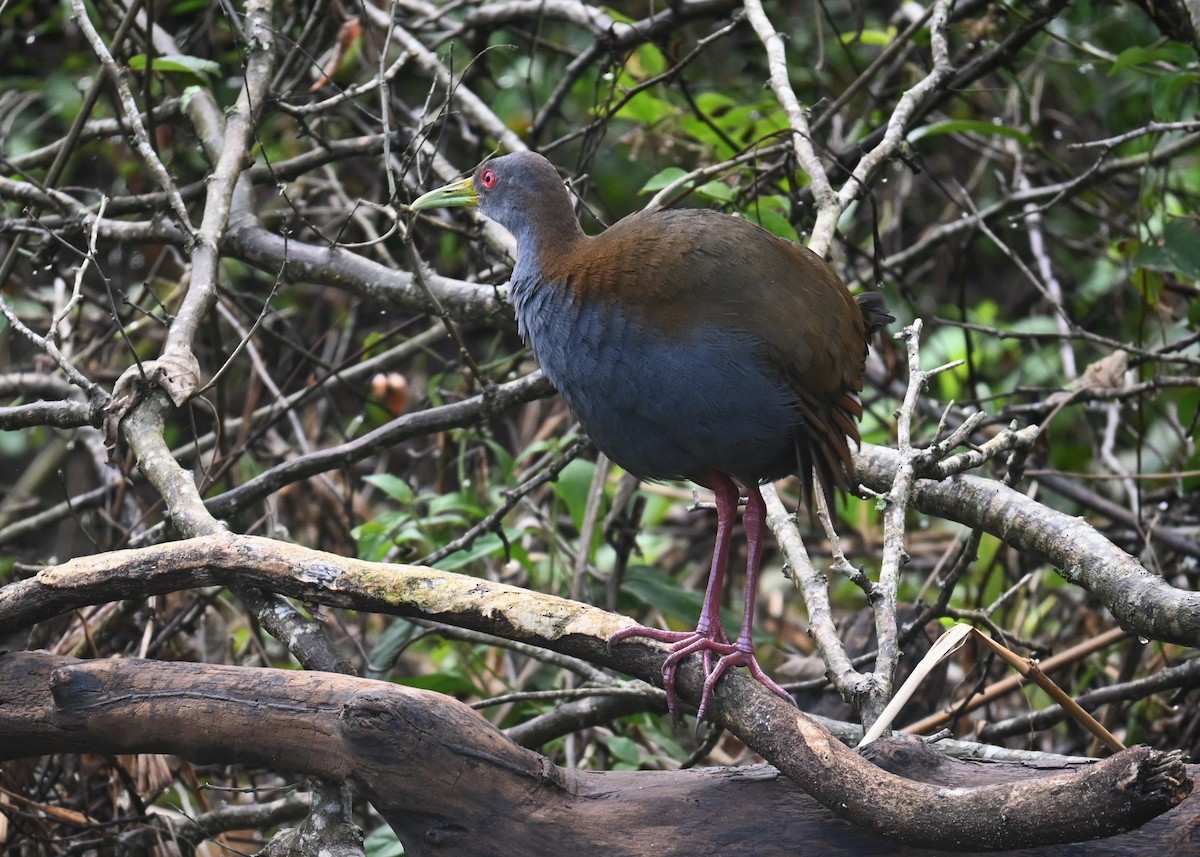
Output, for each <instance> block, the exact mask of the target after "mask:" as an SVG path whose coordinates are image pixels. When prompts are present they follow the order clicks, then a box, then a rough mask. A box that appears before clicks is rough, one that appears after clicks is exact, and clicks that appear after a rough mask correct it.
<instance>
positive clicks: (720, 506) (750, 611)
mask: <svg viewBox="0 0 1200 857" xmlns="http://www.w3.org/2000/svg"><path fill="white" fill-rule="evenodd" d="M710 481H711V483H712V487H713V491H714V493H715V494H716V505H717V539H716V545H715V546H714V549H713V559H712V567H711V569H710V570H709V574H708V588H707V589H706V590H705V593H704V606H703V609H702V610H701V611H700V621H699V622H698V623H697V624H696V630H695V631H663V630H661V629H658V628H646V627H642V626H637V627H633V628H624V629H622V630H620V631H618V632H617V633H615V634H613V635H612V636H611V637H610V638H609V645H610V646H611V645H612V644H613V643H616V642H620V641H621V640H624V639H628V638H629V637H649V638H650V639H653V640H658V641H660V642H664V643H671V644H672V645H671V651H670V654H668V655H667V659H666V660H665V661H664V662H663V690H665V691H666V693H667V708H668V710H669V711H670V712H671V715H672V716H675V717H677V716H678V712H679V703H678V699H677V696H676V693H675V673H676V670H677V669H678V666H679V664H680V662H681V661H682V660H683V659H684V658H686V657H687V656H688V655H690V654H693V653H694V652H701V653H702V654H703V657H704V675H705V681H704V692H703V693H702V694H701V697H700V708H699V711H698V715H697V716H698V718H700V719H703V717H704V715H705V713H706V712H707V711H708V704H709V701H710V700H711V699H712V695H713V690H714V688H715V687H716V684H717V681H718V680H719V679H720V678H721V676H722V675H723V674H724V673H725V671H726V670H728V669H729V668H730V667H733V666H745V667H749V669H750V672H751V674H752V675H753V676H754V677H755V678H756V679H758V680H759V681H760V682H762V683H763V684H764V685H765V686H766V687H768V688H770V689H771V690H772V691H773V692H775V693H777V694H779V695H780V696H782V697H783V698H784V699H786V700H788V701H789V702H790V701H791V697H789V696H788V695H787V693H786V692H785V691H784V690H783V688H781V687H780V686H779V685H777V684H776V683H775V682H773V681H772V680H771V679H770V678H768V677H767V675H766V673H764V672H763V671H762V668H761V667H759V665H758V661H757V660H755V658H754V644H753V642H752V641H751V638H750V630H751V628H752V626H753V623H754V599H755V594H756V592H757V586H758V569H759V566H760V565H761V564H762V542H763V538H764V536H765V535H766V505H765V504H764V503H763V500H762V495H760V494H759V493H758V489H757V488H752V489H751V490H750V492H749V500H748V502H747V506H746V512H745V515H744V516H743V521H744V524H745V529H746V540H747V543H748V544H747V556H746V560H747V567H746V606H745V611H744V613H743V615H742V630H741V633H740V634H739V635H738V641H737V643H736V645H731V644H730V642H729V637H728V636H726V634H725V628H724V627H723V626H722V625H721V595H722V593H723V591H724V587H725V569H726V566H727V565H728V563H729V545H730V541H731V539H732V535H733V522H734V518H735V517H736V516H737V503H738V490H737V486H736V485H735V484H734V483H733V480H732V479H730V478H729V477H728V476H725V475H724V474H722V473H713V474H711V476H710ZM714 653H716V654H717V655H719V656H720V657H719V659H718V660H717V662H716V664H715V666H714V664H713V654H714Z"/></svg>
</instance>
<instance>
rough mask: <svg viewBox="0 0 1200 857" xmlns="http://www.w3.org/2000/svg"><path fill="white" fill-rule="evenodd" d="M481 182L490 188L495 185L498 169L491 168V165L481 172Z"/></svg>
mask: <svg viewBox="0 0 1200 857" xmlns="http://www.w3.org/2000/svg"><path fill="white" fill-rule="evenodd" d="M479 183H480V184H481V185H483V186H484V187H485V188H489V189H490V188H492V187H494V186H495V184H496V171H495V170H493V169H491V168H490V167H489V168H488V169H485V170H484V171H483V172H481V173H480V174H479Z"/></svg>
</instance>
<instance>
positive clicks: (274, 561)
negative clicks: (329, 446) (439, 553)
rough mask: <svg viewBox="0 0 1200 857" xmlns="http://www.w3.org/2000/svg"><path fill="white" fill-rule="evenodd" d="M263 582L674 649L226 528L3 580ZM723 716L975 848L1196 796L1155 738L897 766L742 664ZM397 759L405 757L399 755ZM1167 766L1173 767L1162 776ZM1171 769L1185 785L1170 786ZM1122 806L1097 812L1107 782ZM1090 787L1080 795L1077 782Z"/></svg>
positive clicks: (887, 816) (911, 820)
mask: <svg viewBox="0 0 1200 857" xmlns="http://www.w3.org/2000/svg"><path fill="white" fill-rule="evenodd" d="M235 583H236V584H239V585H241V586H253V587H260V588H262V589H266V590H269V591H274V592H278V593H282V594H286V595H290V596H293V597H297V598H302V599H304V600H305V601H313V602H317V603H321V604H328V605H332V606H340V607H351V608H354V609H358V610H370V611H373V612H380V613H392V614H400V615H410V616H411V615H416V616H421V617H423V618H428V619H436V620H438V621H443V622H448V623H450V624H454V625H461V626H463V627H468V628H473V629H476V630H482V631H488V632H489V633H496V634H500V635H501V636H505V637H508V638H511V639H517V640H523V641H526V642H531V643H535V644H537V645H540V646H543V647H545V648H548V649H552V650H554V651H557V652H562V653H564V654H569V655H573V656H575V657H581V658H584V659H586V660H589V661H591V662H593V663H600V664H604V665H608V666H614V667H617V668H619V669H621V670H623V671H625V672H628V673H631V674H633V675H636V676H638V677H639V678H642V679H644V680H648V681H660V680H661V665H662V660H663V657H664V654H665V651H666V650H665V648H664V647H662V646H659V645H655V646H649V645H647V644H644V643H637V644H622V645H620V646H618V647H617V653H618V654H617V655H613V654H610V653H609V652H608V646H607V640H608V639H609V637H610V636H611V635H612V634H613V632H615V631H616V630H617V629H619V628H621V627H625V626H626V625H628V623H629V622H630V620H629V619H627V618H625V617H619V616H616V615H613V614H610V613H606V612H604V611H602V610H598V609H596V608H593V607H588V606H586V605H582V604H579V603H576V602H573V601H567V600H564V599H561V598H555V597H553V596H549V595H541V594H538V593H534V592H530V591H528V590H523V589H518V588H516V587H512V586H505V585H503V584H499V583H492V582H490V581H486V580H480V579H477V578H472V577H466V576H463V575H457V574H451V573H448V572H441V571H437V570H435V569H429V568H422V567H414V566H401V565H385V564H382V563H368V562H362V561H359V560H353V559H346V558H344V557H339V556H334V555H332V554H327V553H322V552H319V551H314V550H310V549H307V548H303V547H298V546H295V545H289V544H285V543H283V542H277V541H272V540H270V539H263V538H256V537H250V536H235V535H216V536H212V537H208V538H202V539H191V540H189V541H184V542H176V543H173V544H170V545H162V546H157V547H153V548H145V549H141V550H129V551H115V552H111V553H107V554H102V555H98V556H93V557H83V558H79V559H75V560H71V561H70V562H67V563H64V564H62V565H60V566H57V567H54V568H48V569H45V570H44V571H42V572H39V573H38V575H37V576H36V577H34V578H30V579H28V580H25V581H21V582H19V583H15V584H11V585H10V586H8V587H6V588H5V589H4V590H0V626H5V627H8V626H20V625H21V624H27V623H28V622H30V621H34V620H37V619H41V618H46V617H48V616H51V615H54V614H56V613H59V612H62V611H64V610H67V609H71V608H72V607H76V606H80V605H82V604H85V603H95V602H99V601H108V600H115V599H117V598H121V597H126V596H127V595H129V594H132V593H134V592H136V593H138V594H140V595H141V596H143V597H144V596H145V595H149V594H153V593H159V592H169V591H174V590H177V589H183V588H191V587H197V586H211V585H226V586H228V585H232V584H235ZM694 660H695V659H693V661H689V662H687V663H686V664H685V668H684V669H683V670H682V671H681V682H680V686H681V688H682V694H681V695H682V696H683V697H684V698H685V699H688V700H696V699H698V698H699V694H700V689H701V684H702V679H703V676H702V674H701V669H700V666H699V665H698V664H697V663H695V662H694ZM713 716H714V717H715V718H716V719H717V720H718V722H720V723H722V724H723V725H724V726H726V728H728V729H729V730H730V731H731V732H733V733H734V734H736V735H737V736H738V737H740V738H741V739H742V740H743V741H745V742H746V743H747V744H748V745H749V746H751V747H753V748H754V749H755V750H756V751H757V752H759V753H761V754H762V755H763V756H764V757H765V758H767V759H768V760H769V761H771V762H772V763H773V764H775V765H776V766H777V767H779V768H780V770H782V771H783V772H784V773H785V774H786V775H787V776H788V777H789V778H791V779H792V780H793V781H794V782H796V783H797V784H798V785H800V787H801V788H802V789H804V790H805V791H806V792H808V793H809V794H811V795H812V796H813V797H815V798H816V799H817V800H818V801H820V802H821V803H822V804H824V805H825V806H828V807H830V808H831V809H833V810H834V811H835V812H836V813H838V814H839V815H841V816H843V817H844V818H846V819H848V820H850V821H852V822H854V823H855V824H858V825H863V826H865V827H868V828H870V829H872V830H875V831H877V832H879V833H882V834H883V835H886V836H891V837H894V838H897V839H900V840H903V841H910V842H921V843H922V844H926V845H933V846H937V847H942V848H955V849H959V850H970V849H977V848H986V847H988V843H989V842H991V843H1004V844H1005V845H1007V846H1017V847H1020V846H1025V845H1030V844H1034V843H1052V842H1063V841H1075V840H1080V839H1083V838H1094V837H1097V836H1104V835H1109V834H1112V833H1116V832H1118V831H1122V830H1128V829H1131V828H1132V827H1135V826H1137V825H1139V824H1141V823H1144V822H1145V821H1147V820H1149V819H1150V818H1153V817H1155V816H1156V815H1159V814H1161V813H1162V812H1165V811H1166V810H1167V809H1169V808H1170V807H1171V806H1173V805H1174V804H1175V803H1177V802H1178V801H1179V800H1182V798H1183V796H1184V793H1185V792H1184V790H1183V781H1184V770H1183V766H1182V765H1181V764H1180V763H1179V761H1178V759H1176V758H1175V757H1173V756H1164V755H1163V754H1159V753H1155V752H1153V751H1150V750H1148V749H1145V748H1140V749H1139V748H1135V749H1133V750H1128V751H1125V752H1124V753H1121V754H1118V755H1117V756H1113V757H1112V758H1110V759H1108V760H1106V761H1105V762H1102V763H1100V764H1098V765H1096V766H1094V767H1092V768H1090V769H1089V770H1088V771H1087V772H1086V773H1083V774H1077V775H1063V776H1057V777H1053V776H1048V777H1042V778H1039V779H1038V780H1037V781H1035V782H1033V783H1028V784H1017V783H1003V784H998V785H989V786H983V787H980V788H975V789H958V790H947V789H944V788H940V787H937V786H931V785H927V784H924V783H918V782H914V781H912V780H908V779H904V778H902V777H897V776H894V775H890V774H887V773H885V772H884V771H881V770H880V769H879V768H876V767H875V766H874V765H871V764H870V763H868V762H866V761H865V760H863V759H862V757H860V756H859V755H857V754H856V753H854V752H853V751H851V750H850V749H848V748H847V747H845V746H844V745H843V744H841V743H840V742H838V741H837V740H836V739H835V738H834V737H833V736H832V735H831V734H830V733H829V732H828V731H826V730H825V729H824V728H823V727H822V726H820V725H819V724H818V723H817V722H816V721H814V720H812V719H811V718H809V717H807V716H806V715H804V714H802V713H800V712H798V711H796V710H795V709H793V708H791V707H790V706H788V705H787V704H786V703H784V702H782V701H781V700H779V699H777V698H776V697H775V696H773V695H771V694H770V693H768V692H767V691H765V690H763V689H762V688H761V687H760V686H759V685H758V684H757V683H756V682H754V681H753V680H752V679H750V678H749V677H747V676H744V675H729V676H727V677H726V678H725V679H724V680H723V684H722V685H721V688H720V692H719V693H718V695H717V696H716V698H715V700H714V702H713ZM393 763H394V760H393ZM1164 778H1165V779H1164ZM1164 782H1168V783H1170V782H1174V783H1175V786H1174V787H1171V788H1165V787H1164V785H1163V783H1164ZM1110 791H1112V792H1115V793H1116V794H1119V795H1120V797H1121V800H1120V802H1119V806H1118V807H1114V808H1112V809H1111V810H1110V811H1106V812H1104V813H1099V814H1098V813H1096V812H1095V807H1096V806H1098V805H1099V804H1100V799H1101V797H1102V796H1103V795H1105V794H1108V793H1110ZM1081 794H1086V795H1088V799H1087V800H1080V799H1079V795H1081Z"/></svg>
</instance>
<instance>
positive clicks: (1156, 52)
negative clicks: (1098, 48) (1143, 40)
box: [1108, 42, 1196, 77]
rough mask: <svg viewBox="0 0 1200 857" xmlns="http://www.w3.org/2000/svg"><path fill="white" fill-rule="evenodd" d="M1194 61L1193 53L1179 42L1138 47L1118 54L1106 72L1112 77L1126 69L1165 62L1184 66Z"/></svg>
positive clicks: (1194, 55)
mask: <svg viewBox="0 0 1200 857" xmlns="http://www.w3.org/2000/svg"><path fill="white" fill-rule="evenodd" d="M1195 59H1196V54H1195V52H1194V51H1193V50H1192V49H1191V48H1189V47H1188V46H1187V45H1185V44H1183V43H1181V42H1167V43H1166V44H1165V45H1160V46H1158V47H1153V48H1151V47H1143V46H1141V45H1138V46H1135V47H1132V48H1126V49H1125V50H1123V51H1121V53H1120V54H1118V56H1117V58H1116V60H1114V61H1113V64H1112V68H1110V69H1109V70H1108V76H1109V77H1112V76H1113V75H1115V74H1117V73H1118V72H1121V71H1124V70H1125V69H1127V68H1137V67H1138V66H1143V65H1148V64H1150V63H1156V62H1167V63H1178V64H1180V65H1186V64H1187V63H1189V62H1194V61H1195Z"/></svg>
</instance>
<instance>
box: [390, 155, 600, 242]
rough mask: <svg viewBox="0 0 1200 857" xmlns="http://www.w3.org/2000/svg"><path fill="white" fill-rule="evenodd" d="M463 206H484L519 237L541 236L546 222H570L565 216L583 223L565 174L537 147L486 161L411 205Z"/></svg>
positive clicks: (484, 210) (418, 208)
mask: <svg viewBox="0 0 1200 857" xmlns="http://www.w3.org/2000/svg"><path fill="white" fill-rule="evenodd" d="M458 206H478V208H479V211H480V212H481V213H482V214H484V215H485V216H486V217H488V218H489V219H491V220H494V221H496V222H497V223H499V224H500V225H501V226H503V227H504V228H505V229H507V230H508V231H509V232H511V233H512V234H513V235H515V236H516V237H517V240H518V241H521V240H522V239H524V238H530V239H535V238H536V235H537V233H538V232H540V231H541V230H542V229H544V228H545V227H544V226H542V223H543V222H544V223H545V224H546V225H551V224H557V225H558V226H559V228H561V227H562V226H565V225H566V224H561V219H562V218H563V217H564V215H565V216H567V217H569V218H570V221H569V222H577V221H576V220H575V214H574V211H573V210H572V209H571V202H570V196H569V195H568V194H567V191H566V188H565V187H564V186H563V183H562V179H560V178H559V176H558V173H557V172H555V170H554V167H553V166H551V164H550V162H549V161H547V160H546V159H545V158H544V157H542V156H541V155H539V154H536V153H534V152H515V153H513V154H511V155H504V156H503V157H499V158H493V159H492V160H490V161H485V162H484V163H482V164H480V165H479V166H478V167H476V168H475V172H474V173H472V174H471V175H470V176H468V177H467V178H465V179H461V180H459V181H456V182H452V183H450V184H448V185H445V186H443V187H440V188H437V189H436V190H431V191H429V193H426V194H423V195H421V196H419V197H417V198H416V199H415V200H413V202H412V205H410V206H409V207H410V208H411V209H413V210H414V211H422V210H425V209H430V208H453V207H458ZM564 209H565V212H564ZM552 228H553V227H552Z"/></svg>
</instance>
